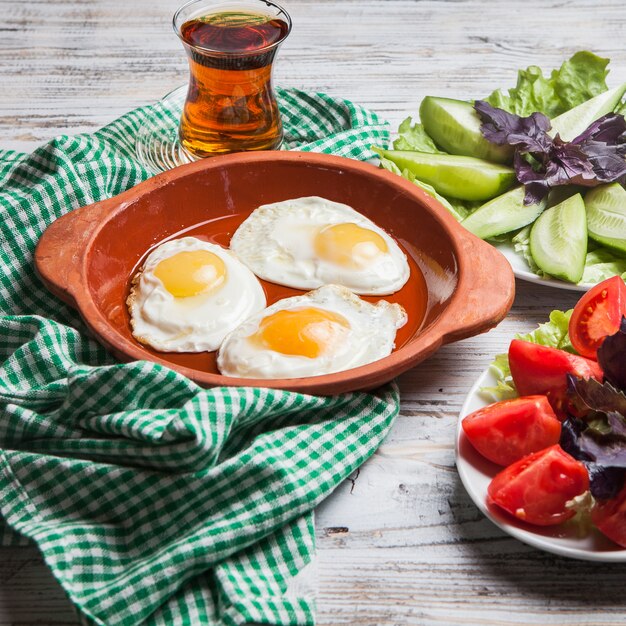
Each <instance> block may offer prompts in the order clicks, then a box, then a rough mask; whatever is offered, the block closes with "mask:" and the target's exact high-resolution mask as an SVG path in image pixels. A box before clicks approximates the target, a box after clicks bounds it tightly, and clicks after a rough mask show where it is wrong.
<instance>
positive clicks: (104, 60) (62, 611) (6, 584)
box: [0, 0, 626, 626]
mask: <svg viewBox="0 0 626 626" xmlns="http://www.w3.org/2000/svg"><path fill="white" fill-rule="evenodd" d="M178 4H179V2H178V1H173V0H150V1H147V0H140V1H135V2H126V1H122V0H106V1H105V0H91V1H89V2H84V1H81V0H51V1H41V0H40V1H35V2H21V1H19V0H0V15H2V16H3V17H2V20H1V21H0V148H9V149H17V150H31V149H33V148H34V147H36V146H37V145H38V144H39V143H41V142H42V141H45V140H46V139H49V138H51V137H53V136H55V135H57V134H60V133H76V132H82V131H89V130H93V129H95V128H97V127H98V126H100V125H102V124H105V123H106V122H108V121H111V120H112V119H114V118H115V117H117V116H118V115H120V114H122V113H124V112H125V111H127V110H128V109H130V108H132V107H135V106H138V105H141V104H145V103H146V102H150V101H152V100H155V99H157V98H158V97H160V96H162V95H164V94H165V93H167V92H168V91H170V90H171V89H172V88H174V87H176V86H178V85H180V84H182V83H183V82H184V81H185V80H186V61H185V56H184V53H183V51H182V48H181V47H180V43H179V42H178V40H177V39H176V37H175V36H174V34H173V32H172V30H171V26H170V19H171V15H172V14H173V12H174V10H175V9H176V8H177V5H178ZM285 5H286V7H287V8H288V10H289V11H290V13H291V14H292V17H293V19H294V24H295V26H294V30H293V33H292V35H291V36H290V38H289V39H288V40H287V42H286V43H285V45H284V47H283V49H282V50H281V53H280V57H279V61H278V63H277V67H276V80H277V82H279V83H281V84H284V85H293V86H297V87H302V88H304V89H312V90H321V91H327V92H329V93H332V94H335V95H341V96H344V97H347V98H351V99H353V100H355V101H357V102H360V103H361V104H364V105H366V106H369V107H372V108H374V109H376V110H377V111H379V112H380V113H382V114H383V115H384V116H385V117H386V118H387V119H389V120H390V121H391V122H392V124H393V125H394V126H395V125H397V123H399V122H400V121H401V120H402V119H403V118H404V117H406V116H407V115H409V114H413V115H415V113H416V110H417V107H418V105H419V102H420V100H421V98H422V97H423V96H424V95H426V94H438V95H448V96H451V97H479V96H483V95H486V94H488V93H489V92H490V91H491V90H492V89H494V88H496V87H500V86H510V85H512V84H513V83H514V81H515V72H516V69H517V68H519V67H525V66H527V65H529V64H539V65H541V66H543V67H544V68H546V69H550V68H552V67H554V66H556V65H558V64H559V63H560V62H561V61H562V60H563V59H564V58H566V57H568V56H569V55H570V54H571V53H573V52H574V51H576V50H578V49H591V50H595V51H597V52H598V53H600V54H602V55H603V56H608V57H610V58H611V59H612V64H611V67H612V73H611V75H610V78H609V82H610V84H612V85H616V84H617V83H618V82H620V81H626V47H625V46H624V41H625V39H626V6H625V4H624V2H623V0H598V1H594V0H587V1H571V2H563V1H555V0H553V1H544V0H528V1H526V2H496V1H495V0H494V1H492V2H486V1H482V2H479V1H467V2H464V1H439V2H436V1H418V0H415V1H410V0H397V1H396V0H387V1H380V0H361V1H352V0H343V1H342V0H322V1H320V0H316V1H307V0H285ZM575 301H576V296H575V295H574V294H571V293H567V292H563V291H559V290H554V289H548V288H544V287H536V286H532V285H528V284H524V283H518V295H517V297H516V301H515V305H514V307H513V309H512V311H511V313H510V315H509V317H508V318H507V319H506V320H505V321H504V322H503V323H502V324H501V325H500V326H499V327H498V328H496V329H494V330H492V331H491V332H489V333H487V334H485V335H482V336H480V337H476V338H473V339H468V340H465V341H462V342H459V343H456V344H453V345H450V346H446V347H445V348H443V349H442V350H441V351H439V352H438V353H437V354H436V355H435V356H434V357H432V358H431V359H429V360H428V361H427V362H426V363H424V364H423V365H421V366H420V367H418V368H416V369H414V370H413V371H411V372H409V373H407V374H405V375H404V376H403V377H402V378H401V381H400V383H401V388H402V415H401V417H400V418H399V419H398V421H397V423H396V424H395V426H394V429H393V431H392V433H391V435H390V437H389V439H388V440H387V442H386V443H385V444H384V446H383V447H382V448H381V449H380V451H379V452H378V453H377V454H376V455H375V456H374V457H373V458H372V460H371V461H370V462H369V463H367V464H366V465H365V466H364V467H363V468H362V469H361V470H360V472H359V473H358V475H355V476H353V477H352V480H350V481H346V483H344V484H343V485H342V486H341V487H340V488H339V489H338V490H337V492H336V493H335V494H334V495H333V496H332V497H331V498H330V499H329V500H328V501H327V502H325V503H324V504H323V505H322V506H321V507H319V509H318V512H317V528H318V547H319V564H318V571H319V611H320V614H319V623H320V624H325V625H334V624H355V625H359V626H374V625H376V626H378V625H385V626H397V625H404V624H409V625H416V626H417V625H419V626H421V625H448V624H468V625H470V624H476V625H500V624H502V625H505V624H507V625H509V624H519V625H522V624H551V625H558V624H563V625H565V624H581V625H582V624H584V625H601V624H623V623H625V622H626V599H625V598H624V593H623V590H624V580H625V578H626V565H622V564H613V565H603V564H593V563H585V562H577V561H570V560H567V559H563V558H559V557H554V556H551V555H548V554H545V553H542V552H539V551H537V550H534V549H532V548H529V547H526V546H524V545H523V544H521V543H519V542H517V541H515V540H513V539H510V538H508V537H507V536H506V535H504V534H503V533H502V532H501V531H499V530H498V529H497V528H496V527H495V526H493V525H492V524H491V523H490V522H488V521H487V520H486V519H485V518H484V517H483V516H482V515H481V514H480V513H479V512H478V510H477V509H476V508H475V506H474V505H473V504H472V503H471V501H470V500H469V498H468V496H467V495H466V493H465V491H464V489H463V487H462V485H461V484H460V481H459V479H458V476H457V474H456V471H455V468H454V450H453V441H454V432H455V428H456V420H457V414H458V411H459V409H460V406H461V404H462V401H463V398H464V396H465V394H466V393H467V391H468V389H469V388H470V386H471V384H472V382H473V381H474V380H475V379H476V377H477V376H478V375H479V374H480V372H481V371H482V370H483V369H484V368H485V367H486V365H487V364H488V362H489V361H490V359H491V358H492V357H493V355H494V354H496V353H497V352H499V351H502V350H503V349H505V348H506V346H507V345H508V341H509V340H510V338H511V336H512V335H513V333H515V332H520V331H526V330H529V329H530V328H532V327H533V326H534V325H535V324H537V323H539V322H541V321H544V320H545V318H546V317H547V314H548V312H549V311H550V310H551V309H553V308H568V307H570V306H571V305H572V304H573V303H574V302H575ZM76 623H78V622H77V619H76V617H75V615H74V613H73V610H72V608H71V606H70V605H69V603H68V601H67V600H66V599H65V596H64V594H63V591H62V590H61V588H60V587H59V586H58V585H57V583H56V582H55V581H54V579H53V578H52V576H51V574H50V573H49V572H48V571H47V569H46V568H45V566H44V564H43V562H42V560H41V558H40V557H39V555H38V553H37V551H36V550H34V549H32V548H4V549H0V626H7V625H9V624H21V625H24V626H27V625H28V626H30V625H34V624H55V625H60V624H76Z"/></svg>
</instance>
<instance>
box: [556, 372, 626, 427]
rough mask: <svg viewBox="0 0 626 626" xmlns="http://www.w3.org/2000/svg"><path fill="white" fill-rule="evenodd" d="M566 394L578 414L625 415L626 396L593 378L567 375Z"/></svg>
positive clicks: (606, 383)
mask: <svg viewBox="0 0 626 626" xmlns="http://www.w3.org/2000/svg"><path fill="white" fill-rule="evenodd" d="M600 366H602V364H600ZM567 394H568V398H569V400H570V401H571V402H573V404H574V405H575V406H576V408H577V410H578V412H579V413H582V412H588V411H593V412H600V413H604V414H607V415H608V414H609V413H618V414H621V415H626V395H625V394H624V393H623V392H622V391H620V390H619V389H616V388H615V387H614V386H613V385H611V384H610V383H608V382H604V383H600V382H598V381H597V380H595V379H594V378H589V379H587V380H584V379H582V378H576V377H575V376H572V375H571V374H567ZM622 419H624V418H623V417H622ZM624 436H625V437H626V434H624Z"/></svg>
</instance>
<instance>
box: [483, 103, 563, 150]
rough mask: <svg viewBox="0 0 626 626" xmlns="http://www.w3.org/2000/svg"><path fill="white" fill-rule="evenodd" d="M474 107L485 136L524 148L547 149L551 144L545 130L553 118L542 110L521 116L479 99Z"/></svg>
mask: <svg viewBox="0 0 626 626" xmlns="http://www.w3.org/2000/svg"><path fill="white" fill-rule="evenodd" d="M474 109H475V110H476V112H477V113H478V115H479V116H480V119H481V121H482V124H481V126H480V130H481V132H482V134H483V136H484V137H485V139H487V140H489V141H491V142H492V143H495V144H498V145H500V146H502V145H505V144H508V145H511V146H515V147H516V148H519V150H520V151H521V152H546V151H547V150H548V149H549V148H550V144H551V143H552V139H551V138H550V136H549V135H548V133H547V132H546V131H548V130H550V120H549V119H548V118H547V117H546V116H545V115H544V114H543V113H538V112H537V113H533V114H532V115H529V116H528V117H520V116H519V115H515V114H514V113H509V112H508V111H505V110H504V109H498V108H496V107H492V106H491V105H490V104H489V103H487V102H485V101H484V100H476V102H475V103H474Z"/></svg>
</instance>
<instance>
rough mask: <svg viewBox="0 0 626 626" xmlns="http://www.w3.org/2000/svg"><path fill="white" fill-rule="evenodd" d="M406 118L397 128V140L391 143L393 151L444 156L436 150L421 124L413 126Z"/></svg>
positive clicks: (409, 119)
mask: <svg viewBox="0 0 626 626" xmlns="http://www.w3.org/2000/svg"><path fill="white" fill-rule="evenodd" d="M412 122H413V120H412V119H411V118H410V117H407V118H406V119H405V120H404V121H403V122H402V124H400V126H399V128H398V138H397V139H396V140H395V141H394V142H393V147H394V150H414V151H415V152H428V153H431V154H446V153H445V152H442V151H441V150H439V148H437V146H436V145H435V142H434V141H433V140H432V139H431V138H430V136H429V135H428V134H427V133H426V131H425V130H424V127H423V126H422V125H421V124H413V123H412Z"/></svg>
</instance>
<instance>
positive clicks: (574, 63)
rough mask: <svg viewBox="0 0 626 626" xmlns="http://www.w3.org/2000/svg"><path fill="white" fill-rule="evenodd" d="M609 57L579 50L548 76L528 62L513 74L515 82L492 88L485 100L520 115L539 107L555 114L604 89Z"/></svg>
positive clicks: (549, 113) (605, 88)
mask: <svg viewBox="0 0 626 626" xmlns="http://www.w3.org/2000/svg"><path fill="white" fill-rule="evenodd" d="M608 63H609V60H608V59H603V58H601V57H599V56H596V55H595V54H593V53H592V52H587V51H581V52H577V53H576V54H574V56H572V58H571V59H569V60H567V61H565V62H564V63H563V64H562V65H561V67H560V68H559V69H558V70H553V71H552V73H551V75H550V77H546V76H544V75H543V72H542V71H541V68H539V67H537V66H535V65H531V66H530V67H528V68H526V69H525V70H520V71H519V72H518V74H517V85H515V87H512V88H511V89H509V90H508V93H507V92H505V91H504V90H502V89H497V90H496V91H494V92H493V93H492V94H491V95H490V96H489V97H488V98H487V99H486V100H487V102H489V104H491V105H492V106H495V107H499V108H501V109H505V110H506V111H509V112H511V113H515V114H517V115H520V116H524V117H525V116H528V115H530V114H531V113H533V112H535V111H540V112H541V113H544V114H545V115H547V116H548V117H550V118H552V117H556V116H557V115H560V114H561V113H564V112H565V111H569V109H571V108H572V107H575V106H576V105H578V104H581V103H582V102H585V100H589V98H592V97H594V96H597V95H598V94H600V93H602V92H603V91H606V90H607V89H608V87H607V85H606V80H605V79H606V75H607V74H608V70H607V69H606V66H607V65H608Z"/></svg>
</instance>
